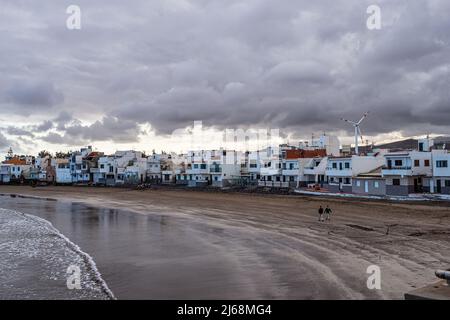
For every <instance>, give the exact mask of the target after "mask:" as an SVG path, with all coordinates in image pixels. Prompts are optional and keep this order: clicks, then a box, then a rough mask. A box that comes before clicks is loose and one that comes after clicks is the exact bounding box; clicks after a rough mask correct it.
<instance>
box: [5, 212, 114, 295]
mask: <svg viewBox="0 0 450 320" xmlns="http://www.w3.org/2000/svg"><path fill="white" fill-rule="evenodd" d="M69 268H78V269H77V270H79V271H80V272H79V280H80V281H79V286H77V287H78V288H73V285H71V284H72V283H74V282H73V281H69V286H68V285H67V280H68V279H69V280H72V279H73V278H70V276H71V275H73V271H71V270H73V269H69ZM68 269H69V273H68ZM113 298H114V296H113V294H112V292H111V291H110V290H109V288H108V287H107V285H106V283H105V282H104V281H103V279H102V278H101V276H100V274H99V272H98V270H97V267H96V265H95V263H94V262H93V260H92V258H91V257H90V256H89V255H87V254H86V253H84V252H83V251H81V250H80V248H79V247H78V246H77V245H75V244H74V243H72V242H71V241H70V240H69V239H67V238H66V237H65V236H64V235H63V234H61V233H60V232H59V231H58V230H57V229H55V228H54V227H53V226H52V225H51V224H50V223H49V222H47V221H46V220H43V219H41V218H38V217H36V216H31V215H26V214H23V213H21V212H17V211H13V210H6V209H0V299H113Z"/></svg>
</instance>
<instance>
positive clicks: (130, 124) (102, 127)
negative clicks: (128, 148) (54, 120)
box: [64, 116, 141, 143]
mask: <svg viewBox="0 0 450 320" xmlns="http://www.w3.org/2000/svg"><path fill="white" fill-rule="evenodd" d="M65 132H66V134H65V136H64V138H65V139H74V138H76V139H81V140H84V141H116V142H122V143H126V142H137V141H138V136H139V134H140V133H141V132H140V129H139V127H138V126H137V124H136V122H134V121H127V120H119V119H118V118H115V117H110V116H107V117H103V119H102V120H99V121H96V122H94V123H93V124H91V125H81V124H75V125H69V126H66V127H65Z"/></svg>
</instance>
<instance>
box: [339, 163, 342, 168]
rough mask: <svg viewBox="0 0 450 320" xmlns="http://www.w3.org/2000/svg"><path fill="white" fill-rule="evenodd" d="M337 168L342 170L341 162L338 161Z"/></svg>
mask: <svg viewBox="0 0 450 320" xmlns="http://www.w3.org/2000/svg"><path fill="white" fill-rule="evenodd" d="M339 170H342V162H339Z"/></svg>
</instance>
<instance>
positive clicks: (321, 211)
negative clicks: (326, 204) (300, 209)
mask: <svg viewBox="0 0 450 320" xmlns="http://www.w3.org/2000/svg"><path fill="white" fill-rule="evenodd" d="M319 221H323V208H322V206H320V207H319Z"/></svg>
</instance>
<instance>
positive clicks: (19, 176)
mask: <svg viewBox="0 0 450 320" xmlns="http://www.w3.org/2000/svg"><path fill="white" fill-rule="evenodd" d="M33 163H34V157H31V156H14V157H12V158H9V159H8V160H6V161H4V162H3V165H4V166H5V165H6V166H7V165H9V173H10V176H9V181H10V182H19V181H22V180H23V178H24V177H23V174H24V173H27V172H29V170H30V168H31V167H32V166H33ZM4 168H5V169H4V170H5V171H4V172H5V173H6V172H7V171H8V169H7V168H6V167H4ZM5 179H6V180H7V179H8V178H7V177H6V176H5Z"/></svg>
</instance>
